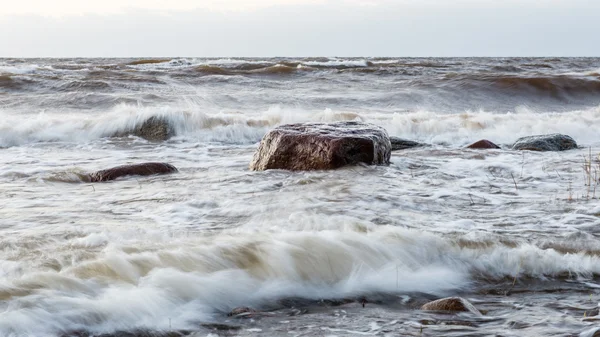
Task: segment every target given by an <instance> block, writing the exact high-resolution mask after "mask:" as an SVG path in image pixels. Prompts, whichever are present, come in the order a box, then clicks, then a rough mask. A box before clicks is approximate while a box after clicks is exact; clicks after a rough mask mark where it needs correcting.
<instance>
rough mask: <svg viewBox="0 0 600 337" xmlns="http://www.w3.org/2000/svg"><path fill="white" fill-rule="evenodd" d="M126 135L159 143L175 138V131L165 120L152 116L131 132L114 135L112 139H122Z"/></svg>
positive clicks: (126, 131)
mask: <svg viewBox="0 0 600 337" xmlns="http://www.w3.org/2000/svg"><path fill="white" fill-rule="evenodd" d="M128 135H134V136H138V137H140V138H144V139H146V140H149V141H153V142H160V141H165V140H167V139H169V138H171V137H173V136H175V129H174V128H173V125H171V123H169V122H168V121H167V120H166V119H164V118H161V117H156V116H153V117H150V118H148V119H147V120H145V121H144V123H142V125H139V126H137V127H135V128H134V129H133V130H125V131H123V132H119V133H117V134H114V135H113V137H124V136H128Z"/></svg>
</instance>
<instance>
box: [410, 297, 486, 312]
mask: <svg viewBox="0 0 600 337" xmlns="http://www.w3.org/2000/svg"><path fill="white" fill-rule="evenodd" d="M421 310H431V311H454V312H472V313H474V314H476V315H481V312H480V311H479V310H477V308H475V306H473V304H471V302H469V301H467V300H466V299H464V298H462V297H447V298H442V299H439V300H436V301H433V302H429V303H425V304H424V305H423V306H422V307H421Z"/></svg>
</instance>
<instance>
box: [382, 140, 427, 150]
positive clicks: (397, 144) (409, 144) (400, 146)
mask: <svg viewBox="0 0 600 337" xmlns="http://www.w3.org/2000/svg"><path fill="white" fill-rule="evenodd" d="M390 143H391V144H392V151H396V150H405V149H410V148H413V147H419V146H425V144H423V143H419V142H415V141H412V140H408V139H403V138H398V137H390Z"/></svg>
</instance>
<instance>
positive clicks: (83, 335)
mask: <svg viewBox="0 0 600 337" xmlns="http://www.w3.org/2000/svg"><path fill="white" fill-rule="evenodd" d="M192 333H193V331H188V330H178V331H151V330H134V331H115V332H112V333H103V334H95V333H91V332H88V331H71V332H67V333H65V334H62V335H60V336H61V337H182V336H188V335H191V334H192Z"/></svg>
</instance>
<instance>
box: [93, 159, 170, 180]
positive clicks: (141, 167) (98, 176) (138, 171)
mask: <svg viewBox="0 0 600 337" xmlns="http://www.w3.org/2000/svg"><path fill="white" fill-rule="evenodd" d="M173 172H177V168H175V166H173V165H171V164H167V163H143V164H135V165H123V166H117V167H113V168H110V169H108V170H102V171H98V172H94V173H92V174H90V175H89V177H90V181H91V182H101V181H109V180H115V179H117V178H119V177H123V176H131V175H138V176H149V175H153V174H168V173H173Z"/></svg>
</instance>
